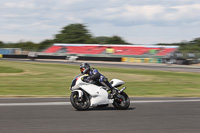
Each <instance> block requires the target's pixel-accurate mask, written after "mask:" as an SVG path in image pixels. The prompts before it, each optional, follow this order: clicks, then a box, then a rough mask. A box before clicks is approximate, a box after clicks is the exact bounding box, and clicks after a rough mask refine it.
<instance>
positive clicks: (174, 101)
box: [131, 99, 200, 103]
mask: <svg viewBox="0 0 200 133" xmlns="http://www.w3.org/2000/svg"><path fill="white" fill-rule="evenodd" d="M176 102H200V99H187V100H143V101H142V100H141V101H131V103H176Z"/></svg>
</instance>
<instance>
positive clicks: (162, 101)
mask: <svg viewBox="0 0 200 133" xmlns="http://www.w3.org/2000/svg"><path fill="white" fill-rule="evenodd" d="M130 102H131V103H176V102H200V99H188V100H141V101H130ZM52 105H71V103H70V102H37V103H0V107H1V106H52Z"/></svg>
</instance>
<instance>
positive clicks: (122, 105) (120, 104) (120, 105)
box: [113, 92, 130, 110]
mask: <svg viewBox="0 0 200 133" xmlns="http://www.w3.org/2000/svg"><path fill="white" fill-rule="evenodd" d="M113 106H114V107H115V108H117V109H120V110H126V109H128V108H129V106H130V99H129V97H128V95H127V94H126V93H125V92H121V93H120V94H118V95H117V98H115V100H114V102H113Z"/></svg>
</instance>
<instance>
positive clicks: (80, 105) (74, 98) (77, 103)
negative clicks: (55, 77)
mask: <svg viewBox="0 0 200 133" xmlns="http://www.w3.org/2000/svg"><path fill="white" fill-rule="evenodd" d="M70 101H71V104H72V106H73V107H74V108H75V109H77V110H80V111H83V110H87V109H88V108H89V107H90V99H89V97H88V95H87V94H86V93H85V92H83V97H82V99H81V100H79V96H78V92H77V91H75V92H72V93H71V96H70Z"/></svg>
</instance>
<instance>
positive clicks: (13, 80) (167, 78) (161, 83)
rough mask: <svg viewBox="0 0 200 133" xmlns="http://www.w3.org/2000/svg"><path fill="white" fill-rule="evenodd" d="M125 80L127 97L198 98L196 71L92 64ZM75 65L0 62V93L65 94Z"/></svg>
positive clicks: (5, 94)
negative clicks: (172, 70)
mask: <svg viewBox="0 0 200 133" xmlns="http://www.w3.org/2000/svg"><path fill="white" fill-rule="evenodd" d="M94 67H95V68H97V69H98V70H99V71H100V72H101V73H102V74H103V75H105V76H106V77H108V78H109V79H112V78H118V79H121V80H123V81H125V86H127V89H126V90H125V92H127V93H128V94H129V95H130V96H133V97H134V96H142V97H154V96H155V97H162V96H166V97H172V96H173V97H200V82H199V81H200V73H186V72H165V71H150V70H135V69H119V68H106V67H96V66H94ZM79 73H80V71H79V66H78V65H77V66H73V65H66V64H46V63H25V62H13V61H12V62H11V61H0V96H3V97H7V96H69V95H70V91H69V87H70V84H71V81H72V79H73V78H74V77H75V76H76V75H77V74H79Z"/></svg>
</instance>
